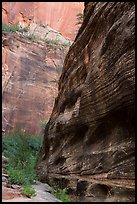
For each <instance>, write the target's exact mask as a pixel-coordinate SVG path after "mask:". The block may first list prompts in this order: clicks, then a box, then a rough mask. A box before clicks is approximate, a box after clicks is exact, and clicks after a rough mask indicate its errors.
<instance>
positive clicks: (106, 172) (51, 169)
mask: <svg viewBox="0 0 137 204" xmlns="http://www.w3.org/2000/svg"><path fill="white" fill-rule="evenodd" d="M85 6H86V7H85V10H84V22H83V24H82V26H81V28H80V30H79V32H78V35H77V37H76V39H75V41H74V43H73V44H72V46H71V47H70V49H69V52H68V54H67V56H66V59H65V62H64V67H63V72H62V75H61V77H60V80H59V89H58V90H59V93H58V96H57V98H56V100H55V104H54V108H53V111H52V115H51V118H50V121H49V123H48V125H47V126H46V130H45V136H44V141H43V145H42V147H41V150H40V156H41V160H40V161H39V162H38V163H37V173H38V176H39V178H40V179H41V180H42V181H43V182H45V181H48V182H49V183H56V184H59V185H60V186H62V187H68V188H69V190H70V192H74V193H75V195H77V196H78V197H79V200H78V201H82V200H84V201H126V202H127V201H134V189H135V186H134V181H135V163H134V159H135V155H134V150H135V149H134V146H135V141H134V101H135V92H134V91H135V62H134V50H135V48H134V29H135V22H134V20H135V6H134V3H133V2H109V3H107V2H94V3H91V2H86V3H85Z"/></svg>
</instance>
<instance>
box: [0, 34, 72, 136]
mask: <svg viewBox="0 0 137 204" xmlns="http://www.w3.org/2000/svg"><path fill="white" fill-rule="evenodd" d="M67 51H68V48H65V47H63V46H60V45H59V46H58V45H53V46H51V45H47V44H45V45H44V44H43V45H42V44H39V43H34V42H32V41H31V40H27V39H25V38H21V37H19V36H18V35H17V34H14V33H8V34H7V33H5V34H3V47H2V94H3V95H2V125H3V130H4V131H5V132H6V133H7V132H9V131H11V130H13V129H16V128H17V129H19V130H22V131H24V130H26V131H29V132H30V133H32V134H36V135H39V134H40V132H41V130H42V127H41V123H40V122H41V121H45V120H48V119H49V117H50V114H51V111H52V108H53V103H54V100H55V97H56V96H57V83H58V79H59V76H60V74H61V69H62V66H63V62H64V58H65V55H66V52H67Z"/></svg>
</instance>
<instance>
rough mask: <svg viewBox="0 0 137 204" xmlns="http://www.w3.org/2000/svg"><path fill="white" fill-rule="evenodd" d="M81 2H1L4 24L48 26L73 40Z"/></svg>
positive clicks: (81, 9) (81, 6)
mask: <svg viewBox="0 0 137 204" xmlns="http://www.w3.org/2000/svg"><path fill="white" fill-rule="evenodd" d="M83 4H84V3H83V2H2V8H3V9H2V21H3V23H5V24H8V23H10V24H16V23H18V22H22V23H24V24H25V26H27V25H29V23H30V22H33V23H37V24H44V25H46V24H48V25H49V26H50V27H52V28H53V29H55V30H57V31H59V32H61V33H62V34H63V35H64V36H65V37H67V38H69V39H70V40H74V38H75V36H76V33H77V30H78V27H79V26H78V25H77V14H78V13H83V8H84V5H83Z"/></svg>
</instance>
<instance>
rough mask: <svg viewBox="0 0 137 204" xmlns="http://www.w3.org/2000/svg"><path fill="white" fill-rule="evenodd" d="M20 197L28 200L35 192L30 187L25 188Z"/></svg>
mask: <svg viewBox="0 0 137 204" xmlns="http://www.w3.org/2000/svg"><path fill="white" fill-rule="evenodd" d="M22 195H25V196H27V197H28V198H31V197H33V196H36V191H35V189H33V188H32V187H31V186H25V187H24V188H23V190H22Z"/></svg>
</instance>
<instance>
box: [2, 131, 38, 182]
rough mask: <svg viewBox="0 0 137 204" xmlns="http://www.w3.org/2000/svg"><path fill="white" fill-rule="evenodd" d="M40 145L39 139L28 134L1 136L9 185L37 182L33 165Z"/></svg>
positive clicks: (17, 133) (16, 133)
mask: <svg viewBox="0 0 137 204" xmlns="http://www.w3.org/2000/svg"><path fill="white" fill-rule="evenodd" d="M36 138H37V139H36ZM40 145H41V138H40V137H36V136H31V135H30V134H28V133H19V132H15V133H13V134H10V135H5V136H3V138H2V151H3V154H4V156H6V157H7V158H9V162H8V164H7V166H6V170H7V173H8V175H9V181H10V182H11V183H14V184H21V185H29V184H31V183H33V182H34V180H37V176H36V172H35V164H36V160H37V153H38V150H39V148H40Z"/></svg>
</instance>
